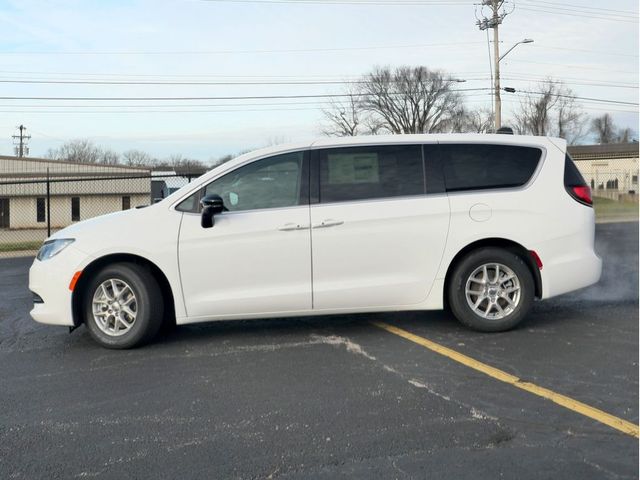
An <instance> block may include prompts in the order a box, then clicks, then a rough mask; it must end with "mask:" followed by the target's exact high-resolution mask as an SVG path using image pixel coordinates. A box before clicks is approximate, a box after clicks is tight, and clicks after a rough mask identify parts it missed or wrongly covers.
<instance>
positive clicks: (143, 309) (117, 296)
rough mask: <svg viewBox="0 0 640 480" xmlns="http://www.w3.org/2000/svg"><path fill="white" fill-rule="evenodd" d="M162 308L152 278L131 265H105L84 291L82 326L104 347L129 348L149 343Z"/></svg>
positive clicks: (160, 296)
mask: <svg viewBox="0 0 640 480" xmlns="http://www.w3.org/2000/svg"><path fill="white" fill-rule="evenodd" d="M163 309H164V306H163V302H162V295H161V292H160V287H159V286H158V282H157V281H156V279H155V278H154V277H153V275H151V273H150V272H149V271H148V270H147V269H145V268H144V267H141V266H139V265H136V264H132V263H117V264H113V265H108V266H106V267H105V268H103V269H102V270H100V271H99V272H97V274H95V275H94V276H93V278H91V280H90V281H89V283H88V284H87V289H86V290H85V295H84V312H85V324H86V326H87V328H88V329H89V333H90V334H91V336H92V337H93V338H94V340H96V341H97V342H98V343H99V344H100V345H102V346H103V347H106V348H114V349H124V348H132V347H135V346H137V345H140V344H142V343H145V342H148V341H149V340H151V339H152V338H153V337H154V336H155V335H156V333H157V332H158V330H159V328H160V326H161V325H162V314H163Z"/></svg>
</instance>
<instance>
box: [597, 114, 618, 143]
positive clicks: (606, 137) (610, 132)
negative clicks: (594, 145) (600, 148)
mask: <svg viewBox="0 0 640 480" xmlns="http://www.w3.org/2000/svg"><path fill="white" fill-rule="evenodd" d="M591 131H592V132H593V133H595V135H596V141H597V142H598V143H614V142H615V141H616V126H615V125H614V123H613V118H611V115H609V114H608V113H605V114H604V115H601V116H599V117H595V118H593V119H592V120H591Z"/></svg>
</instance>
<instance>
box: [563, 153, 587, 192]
mask: <svg viewBox="0 0 640 480" xmlns="http://www.w3.org/2000/svg"><path fill="white" fill-rule="evenodd" d="M586 184H587V182H585V181H584V177H583V176H582V174H581V173H580V170H578V167H576V164H575V163H573V160H572V159H571V157H570V156H569V154H568V153H567V155H566V156H565V158H564V185H565V187H579V186H583V185H586Z"/></svg>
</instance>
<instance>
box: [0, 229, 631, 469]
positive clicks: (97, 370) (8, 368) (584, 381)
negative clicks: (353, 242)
mask: <svg viewBox="0 0 640 480" xmlns="http://www.w3.org/2000/svg"><path fill="white" fill-rule="evenodd" d="M597 250H598V252H599V253H600V255H601V256H602V257H603V259H604V261H605V271H604V275H603V278H602V281H601V282H600V284H599V285H596V286H594V287H591V288H589V289H587V290H583V291H581V292H577V293H575V294H570V295H566V296H563V297H559V298H557V299H553V300H549V301H546V302H540V303H537V304H536V306H535V309H534V312H533V314H532V315H531V317H530V318H529V320H528V321H527V322H526V323H525V324H524V325H523V326H521V327H520V328H519V329H517V330H515V331H512V332H507V333H500V334H480V333H475V332H471V331H468V330H465V329H464V328H462V327H460V326H459V325H458V324H457V323H456V322H455V320H453V319H452V317H451V316H450V315H449V314H447V313H444V312H429V313H403V314H378V315H354V316H341V317H323V318H318V317H316V318H296V319H286V320H282V319H275V320H269V321H243V322H220V323H214V324H206V325H199V326H189V327H180V328H178V329H177V330H176V331H174V332H172V333H171V334H169V335H167V336H165V337H163V338H161V339H159V340H158V341H157V342H156V343H154V344H153V345H150V346H147V347H145V348H142V349H138V350H132V351H109V350H104V349H102V348H100V347H98V346H97V345H96V344H94V343H93V342H92V341H91V340H90V338H89V335H88V334H87V332H86V331H85V329H84V328H81V329H78V330H77V331H75V332H74V333H72V334H69V333H68V332H67V330H66V329H64V328H57V327H48V326H43V325H38V324H36V323H34V322H33V321H31V320H30V318H29V316H28V311H29V309H30V305H31V303H30V302H31V298H30V294H29V292H28V290H27V270H28V267H29V265H30V263H31V259H28V258H11V259H5V260H0V478H3V479H4V478H6V479H9V478H11V479H13V478H16V479H23V478H24V479H33V478H94V477H97V478H115V479H122V478H152V479H160V478H189V479H191V478H194V479H195V478H347V477H348V478H367V479H369V478H385V479H387V478H469V479H471V478H473V479H482V478H487V479H495V478H517V479H527V478H536V479H539V478H554V479H556V478H580V479H587V478H598V479H601V478H637V477H638V439H637V438H636V437H634V436H633V435H629V434H625V433H623V432H621V431H619V430H617V429H614V428H611V427H610V426H607V425H605V424H603V423H601V422H600V421H597V420H594V419H593V418H589V417H587V416H585V415H583V414H582V413H579V412H578V411H575V409H571V408H567V407H564V406H561V405H558V404H556V403H554V402H552V401H550V400H548V399H545V398H541V397H540V396H538V395H534V394H532V393H530V392H528V391H523V390H522V389H520V388H516V387H515V386H514V385H510V384H508V383H505V382H501V381H498V380H496V379H495V378H492V377H490V376H488V375H486V374H484V373H481V372H478V371H476V370H473V369H471V368H469V367H467V366H465V365H462V364H460V363H459V362H457V361H455V360H452V359H450V358H447V357H445V356H443V355H440V354H438V353H436V352H434V351H432V350H429V349H427V348H424V346H422V345H419V344H417V343H414V342H411V341H408V340H407V339H405V338H401V337H399V336H397V335H394V334H393V333H390V332H388V331H386V330H383V329H381V328H379V327H377V326H375V325H374V324H372V323H371V322H372V321H379V322H385V323H387V324H390V325H393V326H396V327H399V328H401V329H403V330H406V331H408V332H411V333H413V334H415V335H418V336H420V337H424V338H426V339H429V340H431V341H433V342H436V343H437V344H438V345H442V346H445V347H449V348H450V349H453V350H455V351H456V352H459V353H462V354H465V355H467V356H469V357H471V358H473V359H475V360H477V361H480V362H483V363H485V364H488V365H490V366H492V367H495V368H497V369H500V370H502V371H504V372H507V373H509V374H512V375H515V376H517V377H519V378H520V379H522V380H524V381H526V382H531V383H532V384H535V385H537V386H540V387H545V388H547V389H549V390H551V391H553V392H556V393H559V394H562V395H565V396H567V397H570V398H571V399H574V400H576V401H579V402H583V403H585V404H587V405H589V406H591V407H595V408H597V409H600V410H602V411H604V412H606V413H608V414H611V415H614V416H616V417H618V418H620V419H623V420H626V421H628V422H631V423H634V424H637V423H638V224H637V223H613V224H605V225H598V226H597Z"/></svg>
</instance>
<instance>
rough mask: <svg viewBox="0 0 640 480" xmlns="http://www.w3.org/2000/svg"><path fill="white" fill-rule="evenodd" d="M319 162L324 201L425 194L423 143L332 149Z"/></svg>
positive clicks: (320, 157)
mask: <svg viewBox="0 0 640 480" xmlns="http://www.w3.org/2000/svg"><path fill="white" fill-rule="evenodd" d="M318 161H319V169H320V195H319V197H320V198H319V200H320V202H321V203H332V202H344V201H350V200H363V199H374V198H388V197H400V196H408V195H421V194H423V193H424V171H423V164H422V150H421V147H420V145H383V146H376V147H346V148H329V149H325V150H320V151H319V152H318Z"/></svg>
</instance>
